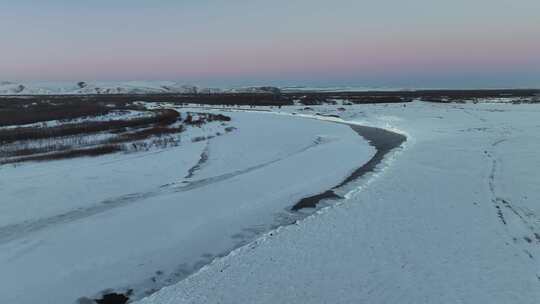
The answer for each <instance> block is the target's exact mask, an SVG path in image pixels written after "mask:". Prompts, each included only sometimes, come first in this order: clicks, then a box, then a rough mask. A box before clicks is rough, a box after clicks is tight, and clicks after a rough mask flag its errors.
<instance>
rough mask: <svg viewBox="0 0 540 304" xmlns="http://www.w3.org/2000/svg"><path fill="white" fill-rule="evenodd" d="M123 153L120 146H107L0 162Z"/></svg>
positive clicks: (0, 162) (2, 163) (1, 162)
mask: <svg viewBox="0 0 540 304" xmlns="http://www.w3.org/2000/svg"><path fill="white" fill-rule="evenodd" d="M120 151H122V146H120V145H105V146H99V147H95V148H89V149H74V150H69V151H64V152H57V153H50V154H45V155H36V156H28V157H21V158H17V159H13V160H9V161H0V164H1V165H4V164H8V163H21V162H27V161H49V160H59V159H69V158H76V157H83V156H100V155H105V154H111V153H115V152H120Z"/></svg>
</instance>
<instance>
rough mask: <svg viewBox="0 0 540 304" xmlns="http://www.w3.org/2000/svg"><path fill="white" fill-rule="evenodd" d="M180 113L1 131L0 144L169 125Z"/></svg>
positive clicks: (162, 112) (171, 111)
mask: <svg viewBox="0 0 540 304" xmlns="http://www.w3.org/2000/svg"><path fill="white" fill-rule="evenodd" d="M179 117H180V113H178V112H177V111H174V110H159V111H157V112H156V114H155V115H154V116H153V117H144V118H134V119H126V120H110V121H103V122H83V123H75V124H65V125H60V126H56V127H48V128H41V127H19V128H13V129H5V130H0V143H3V144H5V143H10V142H14V141H18V140H32V139H43V138H52V137H61V136H70V135H78V134H89V133H97V132H103V131H109V130H118V129H124V128H130V127H140V126H144V125H149V124H160V125H169V124H171V123H174V122H176V121H177V119H178V118H179Z"/></svg>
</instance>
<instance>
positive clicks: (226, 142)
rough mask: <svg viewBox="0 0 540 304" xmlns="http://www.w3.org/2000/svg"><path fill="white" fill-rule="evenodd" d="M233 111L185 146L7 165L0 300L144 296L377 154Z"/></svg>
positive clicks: (355, 140) (307, 123)
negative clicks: (115, 294)
mask: <svg viewBox="0 0 540 304" xmlns="http://www.w3.org/2000/svg"><path fill="white" fill-rule="evenodd" d="M186 110H189V109H182V111H186ZM226 115H228V116H231V117H232V121H231V122H230V123H228V124H227V125H226V126H222V125H221V124H220V123H215V124H218V125H203V126H202V127H201V128H196V127H195V128H190V129H188V130H187V131H185V132H183V133H182V134H181V136H182V138H183V141H182V144H181V145H180V146H178V147H173V148H168V149H164V150H163V149H161V150H155V151H149V152H141V153H128V154H123V153H118V154H113V155H107V156H101V157H96V158H78V159H71V160H61V161H52V162H42V163H24V164H21V165H17V166H10V165H6V166H2V167H0V195H1V197H2V202H1V203H0V269H1V271H0V298H1V302H6V303H18V304H26V303H29V304H30V303H31V304H35V303H74V302H75V301H77V300H79V302H81V303H84V302H88V301H90V300H89V299H95V298H100V297H101V296H102V295H103V294H104V293H107V292H109V291H115V292H120V293H128V291H129V290H133V291H132V292H131V293H130V296H131V297H132V298H135V299H137V298H141V297H143V296H145V295H147V294H149V293H152V292H154V291H156V290H157V289H159V288H161V287H163V286H166V285H170V284H173V283H175V282H178V281H179V280H181V279H183V278H185V277H186V276H187V275H189V274H191V273H193V272H194V271H196V270H197V269H199V268H200V267H202V266H204V265H206V264H208V263H209V262H210V261H212V260H213V259H215V258H216V257H219V256H224V255H226V254H227V253H228V252H230V251H231V250H233V249H235V248H238V247H239V246H241V245H243V244H246V243H248V242H250V241H252V240H253V239H254V238H256V237H258V236H260V235H261V233H264V232H266V231H269V230H272V229H274V228H275V227H277V226H280V225H284V224H290V223H291V222H294V221H295V220H297V219H298V218H299V217H303V216H304V215H303V214H302V213H298V212H291V211H290V207H291V206H292V205H293V204H294V203H296V202H297V201H298V200H300V199H301V198H303V197H305V196H309V195H313V194H316V193H319V192H320V191H321V190H323V189H328V188H330V187H332V186H334V185H335V184H337V183H339V182H341V181H342V179H343V178H344V177H346V176H347V175H348V174H350V173H351V171H352V170H354V169H355V168H358V167H359V166H361V165H362V164H364V163H365V162H366V161H367V160H369V159H370V158H371V156H372V155H373V153H374V149H373V147H371V146H369V144H368V143H367V142H366V141H365V140H364V139H362V138H361V137H360V136H358V135H357V134H356V133H355V132H354V131H353V130H352V129H351V128H349V127H348V126H347V125H342V124H336V123H331V122H322V121H317V120H312V119H298V118H295V117H292V116H277V115H272V114H268V113H226ZM226 129H227V130H228V131H227V130H226ZM218 132H221V133H223V134H221V135H220V136H217V135H216V133H218ZM209 137H211V139H208V138H209Z"/></svg>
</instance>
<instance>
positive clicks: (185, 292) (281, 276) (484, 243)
mask: <svg viewBox="0 0 540 304" xmlns="http://www.w3.org/2000/svg"><path fill="white" fill-rule="evenodd" d="M315 108H316V111H318V112H321V113H334V114H335V113H337V112H336V111H335V107H330V106H321V107H315ZM295 111H296V110H295V109H290V110H289V111H288V112H295ZM339 114H340V115H342V117H343V119H345V120H350V121H354V122H358V123H361V124H364V125H369V126H378V127H384V128H387V129H392V130H398V131H400V132H402V133H405V134H407V136H408V141H407V143H406V144H405V146H404V148H403V149H402V150H400V151H397V152H395V153H393V155H391V156H390V157H388V158H387V159H386V160H385V161H384V165H383V166H382V167H379V168H378V170H377V171H378V172H377V173H376V174H373V175H372V176H371V177H369V178H367V179H365V181H364V183H363V184H362V185H360V186H359V189H358V191H357V192H356V194H355V195H354V196H352V197H350V198H349V199H348V200H346V201H344V202H343V203H341V204H338V205H335V206H330V207H326V208H325V209H322V210H320V211H319V212H317V213H316V214H314V215H312V216H309V217H307V218H306V219H304V220H302V221H299V222H298V223H297V224H295V225H290V226H286V227H282V228H278V229H277V230H275V231H272V232H270V233H267V234H265V236H263V237H261V238H259V239H257V240H256V241H254V242H251V243H250V244H248V245H246V246H243V247H241V248H239V249H237V250H235V251H233V252H232V253H231V254H229V255H227V256H226V257H223V258H220V259H216V260H214V261H213V262H212V263H211V264H210V265H208V266H206V267H204V268H202V269H201V270H200V271H199V272H197V273H196V274H194V275H192V276H190V277H188V278H186V279H185V280H183V281H181V282H179V283H178V284H176V285H173V286H170V287H166V288H164V289H162V290H160V291H159V292H157V293H155V294H153V295H151V296H150V297H148V298H146V299H144V300H142V301H140V302H139V303H140V304H172V303H174V304H180V303H520V304H527V303H531V304H533V303H540V263H539V259H540V204H539V202H540V192H539V191H538V189H540V174H539V172H538V169H539V168H540V155H539V154H538V151H539V150H540V106H539V105H509V104H495V103H493V104H477V105H473V104H464V105H455V104H430V103H421V102H414V103H411V104H407V105H401V104H393V105H362V106H351V107H347V110H346V111H345V112H343V113H341V112H340V113H339Z"/></svg>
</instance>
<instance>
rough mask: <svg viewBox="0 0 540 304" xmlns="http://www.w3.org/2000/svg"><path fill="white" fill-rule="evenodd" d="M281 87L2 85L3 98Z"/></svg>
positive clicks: (139, 83) (275, 90)
mask: <svg viewBox="0 0 540 304" xmlns="http://www.w3.org/2000/svg"><path fill="white" fill-rule="evenodd" d="M280 92H281V91H280V89H279V88H277V87H270V86H261V87H245V88H231V89H219V88H200V87H197V86H192V85H185V84H180V83H177V82H174V81H128V82H86V81H79V82H62V83H18V82H9V81H3V82H0V95H70V94H76V95H88V94H166V93H177V94H198V93H201V94H217V93H271V94H279V93H280Z"/></svg>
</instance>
